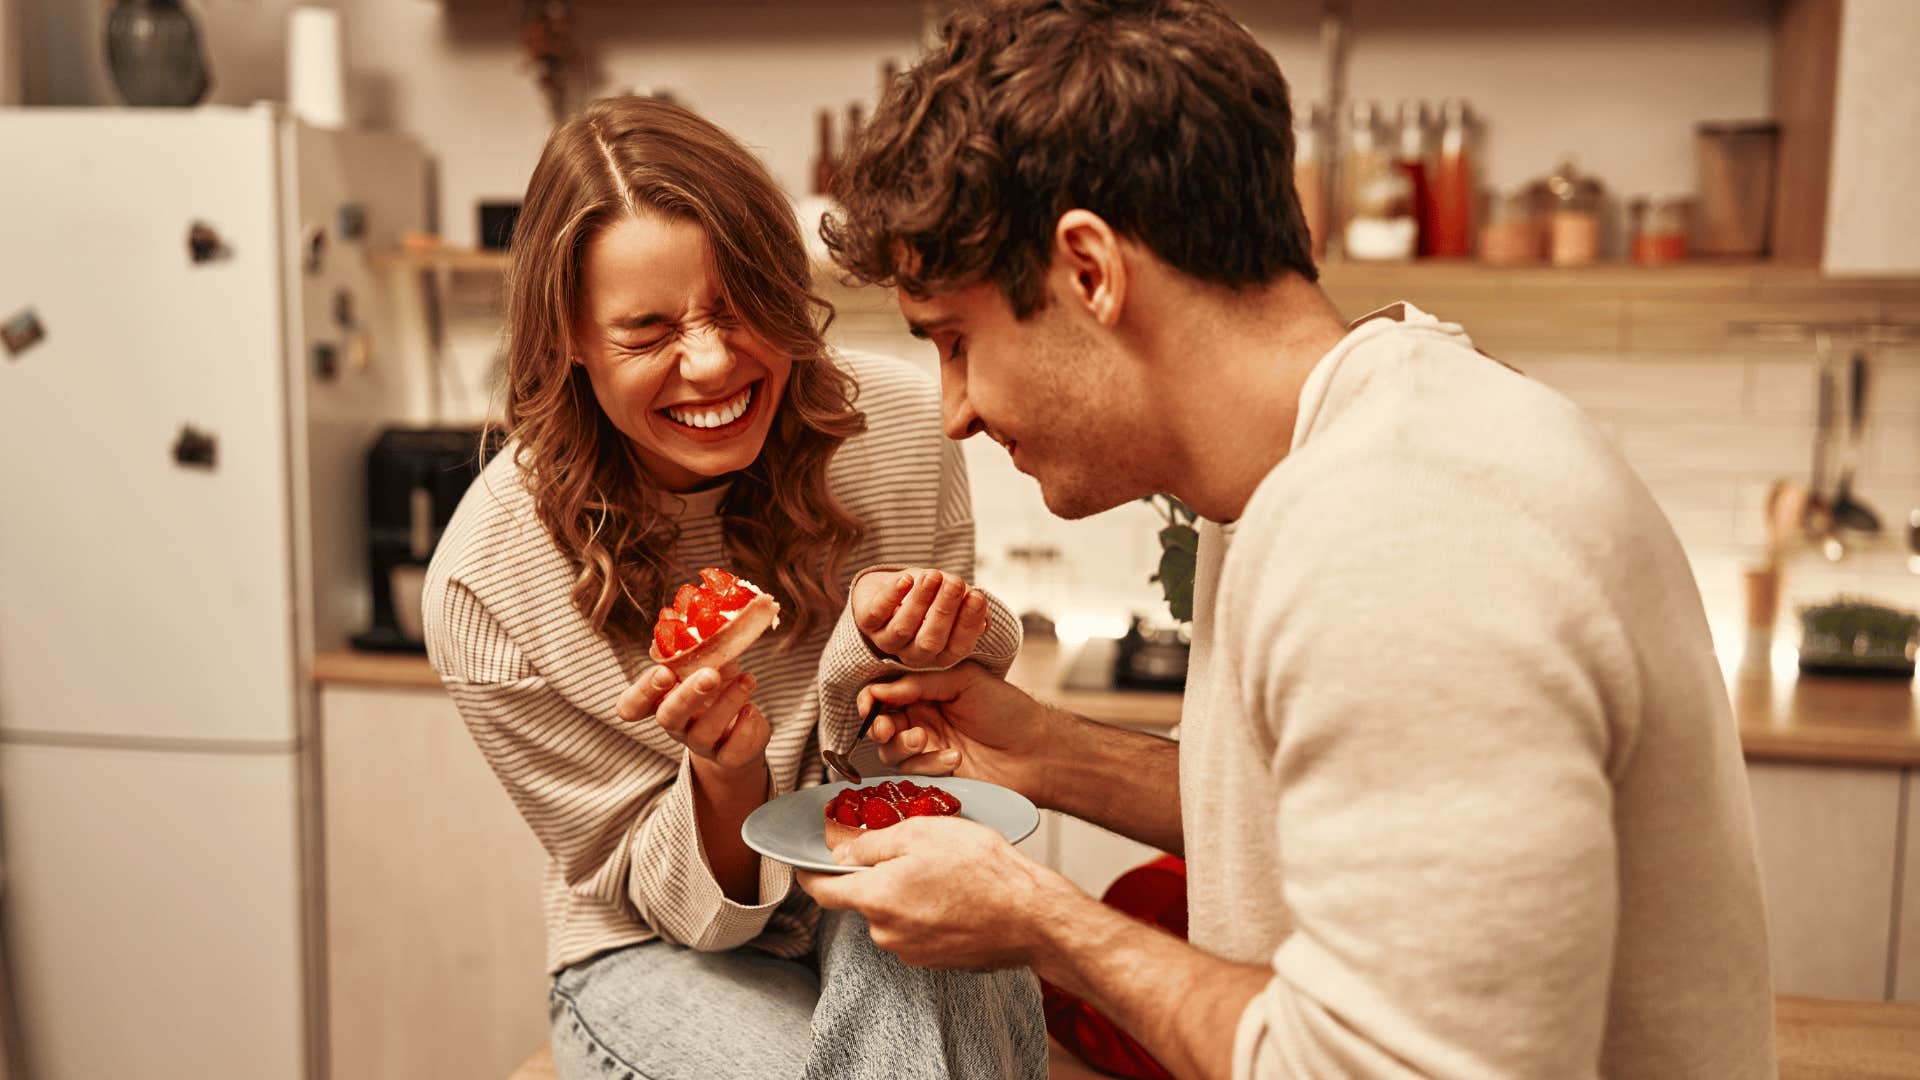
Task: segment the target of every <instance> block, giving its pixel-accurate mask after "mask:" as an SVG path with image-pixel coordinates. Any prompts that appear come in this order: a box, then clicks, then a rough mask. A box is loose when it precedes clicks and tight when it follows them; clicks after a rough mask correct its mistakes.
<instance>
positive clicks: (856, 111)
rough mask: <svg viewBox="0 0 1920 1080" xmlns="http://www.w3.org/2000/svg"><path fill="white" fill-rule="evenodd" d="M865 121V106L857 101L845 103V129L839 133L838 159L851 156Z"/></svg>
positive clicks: (845, 158)
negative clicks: (839, 152) (840, 150)
mask: <svg viewBox="0 0 1920 1080" xmlns="http://www.w3.org/2000/svg"><path fill="white" fill-rule="evenodd" d="M866 123H867V108H866V106H865V105H862V104H860V103H859V102H857V101H850V102H848V103H847V119H846V123H845V125H844V126H845V128H846V130H844V131H842V132H841V133H840V145H841V147H842V148H843V150H842V153H841V155H840V160H842V161H846V160H848V159H849V158H851V157H852V156H853V145H854V143H856V142H858V141H859V140H860V129H861V128H863V127H865V126H866Z"/></svg>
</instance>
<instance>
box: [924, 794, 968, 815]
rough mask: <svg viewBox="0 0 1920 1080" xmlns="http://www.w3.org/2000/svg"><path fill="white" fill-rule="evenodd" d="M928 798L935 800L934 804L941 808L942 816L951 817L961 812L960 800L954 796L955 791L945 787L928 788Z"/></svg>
mask: <svg viewBox="0 0 1920 1080" xmlns="http://www.w3.org/2000/svg"><path fill="white" fill-rule="evenodd" d="M927 798H929V799H932V800H933V805H934V806H935V807H938V808H939V811H940V816H942V817H950V816H952V815H954V814H957V813H959V812H960V800H959V799H956V798H954V797H953V792H951V791H948V790H946V789H945V788H937V787H930V788H928V789H927Z"/></svg>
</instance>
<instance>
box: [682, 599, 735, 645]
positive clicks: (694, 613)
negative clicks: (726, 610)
mask: <svg viewBox="0 0 1920 1080" xmlns="http://www.w3.org/2000/svg"><path fill="white" fill-rule="evenodd" d="M687 622H688V623H689V624H691V625H692V626H693V628H694V629H696V630H698V631H700V636H701V638H703V639H705V638H710V637H712V636H713V633H714V631H716V630H718V629H720V628H721V627H723V626H725V625H727V617H726V616H725V615H722V614H720V606H719V605H718V604H717V603H715V602H714V599H713V595H712V594H711V593H708V592H706V591H704V590H702V591H699V592H696V593H694V595H693V599H692V601H691V602H689V603H688V604H687Z"/></svg>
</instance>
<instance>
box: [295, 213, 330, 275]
mask: <svg viewBox="0 0 1920 1080" xmlns="http://www.w3.org/2000/svg"><path fill="white" fill-rule="evenodd" d="M326 263H327V230H326V229H325V228H323V227H321V226H319V225H308V226H307V227H306V228H304V229H301V230H300V265H301V266H302V267H304V268H305V269H306V271H307V273H309V274H317V273H319V272H320V268H321V267H322V266H325V265H326Z"/></svg>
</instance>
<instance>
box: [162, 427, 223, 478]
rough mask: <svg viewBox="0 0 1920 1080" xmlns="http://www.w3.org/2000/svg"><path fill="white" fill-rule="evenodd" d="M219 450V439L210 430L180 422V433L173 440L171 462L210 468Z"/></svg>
mask: <svg viewBox="0 0 1920 1080" xmlns="http://www.w3.org/2000/svg"><path fill="white" fill-rule="evenodd" d="M219 450H220V440H219V439H218V438H216V437H215V436H214V435H213V433H212V432H208V431H201V430H200V429H199V428H197V427H194V426H193V425H192V424H181V425H180V434H179V435H178V436H176V437H175V438H174V440H173V462H174V464H176V465H180V466H184V467H189V468H195V469H211V468H213V464H214V460H215V458H216V457H217V456H218V454H219Z"/></svg>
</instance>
